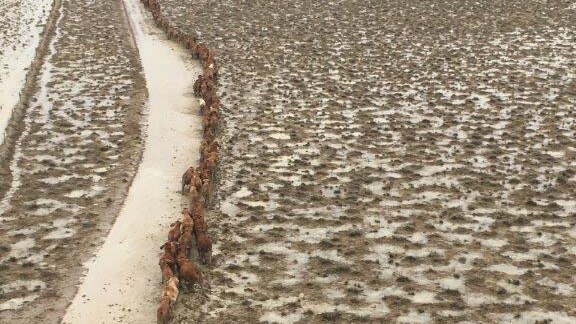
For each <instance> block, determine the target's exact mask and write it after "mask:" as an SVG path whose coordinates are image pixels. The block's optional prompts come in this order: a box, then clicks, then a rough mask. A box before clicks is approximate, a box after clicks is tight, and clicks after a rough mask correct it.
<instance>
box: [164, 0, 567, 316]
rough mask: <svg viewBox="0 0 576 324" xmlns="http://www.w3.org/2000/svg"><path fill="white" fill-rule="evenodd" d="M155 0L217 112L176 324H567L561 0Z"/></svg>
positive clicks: (564, 29) (564, 35)
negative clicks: (197, 260) (206, 209)
mask: <svg viewBox="0 0 576 324" xmlns="http://www.w3.org/2000/svg"><path fill="white" fill-rule="evenodd" d="M161 4H162V5H163V6H164V9H163V10H164V12H165V13H166V14H167V15H168V16H169V17H171V19H172V20H173V22H174V23H176V24H177V25H178V27H179V28H180V29H183V30H185V31H187V32H189V33H195V34H197V35H198V36H199V38H200V39H201V40H202V41H206V42H208V43H209V44H210V45H211V46H212V47H213V48H215V49H216V55H217V58H218V59H219V61H220V67H221V79H222V82H221V85H220V87H219V91H220V94H221V95H222V100H223V102H224V104H225V107H224V109H225V117H224V119H225V122H226V127H225V130H224V131H223V134H222V137H223V142H224V143H226V152H225V156H224V161H223V163H222V165H221V169H222V170H223V174H222V175H221V180H220V183H219V185H220V187H219V202H218V204H217V206H216V209H215V211H214V212H213V213H212V216H211V219H209V220H208V223H209V224H210V225H211V228H210V234H211V235H212V236H213V237H214V238H215V241H217V246H216V248H215V252H216V257H215V259H216V265H215V266H214V267H213V268H212V269H211V270H210V271H209V273H208V276H209V279H210V282H211V285H212V291H211V294H210V295H209V297H208V298H201V297H198V295H184V296H183V297H182V299H181V301H180V302H179V306H178V310H177V316H176V318H177V320H176V322H177V323H190V322H191V321H193V320H200V321H202V322H204V323H238V322H240V323H252V322H256V321H267V322H279V323H294V322H301V323H317V322H341V323H350V322H390V321H396V322H405V323H429V322H437V323H446V322H459V321H473V322H502V323H535V322H536V321H541V322H553V323H573V322H575V321H576V311H575V310H574V305H576V291H575V289H576V277H574V274H575V273H576V266H575V264H576V235H574V232H575V229H576V214H575V213H576V199H575V198H574V189H575V185H576V164H575V162H574V158H575V155H576V140H575V137H574V135H575V134H574V132H575V124H574V122H575V118H576V109H574V108H575V107H574V106H575V104H576V80H575V77H576V74H575V72H576V65H575V62H576V61H575V59H576V33H575V27H576V26H575V22H576V6H575V5H574V4H572V3H571V2H569V1H546V2H542V1H531V0H528V1H516V0H513V1H486V0H481V1H459V2H453V1H380V0H368V1H352V0H339V1H300V0H296V1H275V0H272V1H264V2H262V1H258V2H250V1H239V0H223V1H218V2H214V1H198V0H194V1H193V0H186V1H175V0H162V1H161Z"/></svg>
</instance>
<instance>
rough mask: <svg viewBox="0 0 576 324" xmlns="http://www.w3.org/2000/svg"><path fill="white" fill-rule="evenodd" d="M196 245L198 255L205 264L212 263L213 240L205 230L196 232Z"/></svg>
mask: <svg viewBox="0 0 576 324" xmlns="http://www.w3.org/2000/svg"><path fill="white" fill-rule="evenodd" d="M195 234H196V247H197V249H198V256H199V257H200V261H201V262H202V263H203V264H210V263H212V240H211V239H210V237H209V236H208V235H207V234H206V233H204V232H200V233H198V232H196V233H195Z"/></svg>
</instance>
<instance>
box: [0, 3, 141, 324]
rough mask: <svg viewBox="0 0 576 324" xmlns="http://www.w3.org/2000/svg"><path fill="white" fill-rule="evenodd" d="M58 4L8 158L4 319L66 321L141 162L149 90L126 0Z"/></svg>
mask: <svg viewBox="0 0 576 324" xmlns="http://www.w3.org/2000/svg"><path fill="white" fill-rule="evenodd" d="M55 4H56V6H57V7H55V10H53V12H52V14H51V17H52V19H53V20H54V19H57V20H56V21H55V22H56V29H55V32H54V33H51V34H49V35H47V36H46V37H49V40H50V42H49V47H48V48H47V52H46V55H45V57H43V58H40V59H41V60H42V62H37V64H41V65H42V68H41V70H40V74H39V76H38V77H37V78H36V79H35V80H31V82H34V87H33V88H34V89H33V91H32V93H30V94H29V96H30V98H31V99H30V100H29V102H26V103H25V105H26V107H27V108H26V111H25V115H24V118H23V120H16V121H13V123H16V124H13V125H12V129H16V130H18V132H17V133H15V135H14V136H15V137H14V138H12V139H11V140H12V141H13V142H14V143H15V144H14V146H12V147H11V148H10V149H9V150H8V153H9V154H10V155H9V156H4V157H3V158H4V159H6V160H7V161H10V162H9V163H8V164H7V165H4V164H3V165H2V167H3V169H2V171H3V172H2V175H1V177H0V189H2V190H0V191H1V192H2V193H1V196H0V322H1V323H46V322H48V323H54V322H57V321H58V318H59V317H60V316H62V315H63V312H64V310H65V308H66V306H67V305H68V303H69V302H70V301H71V299H72V297H73V296H74V293H75V291H76V286H77V284H78V278H79V277H80V275H81V274H82V263H83V262H84V261H86V260H87V259H88V258H89V257H91V255H92V252H93V251H94V250H95V248H96V247H98V246H100V245H101V243H102V242H103V239H104V238H105V237H106V235H107V233H108V231H109V229H110V226H111V224H112V222H113V221H114V218H115V216H116V214H117V211H118V209H119V206H121V204H122V202H123V199H124V196H125V194H126V191H127V188H128V187H129V185H130V183H131V181H132V178H133V176H134V173H135V169H136V167H137V165H138V163H139V161H140V155H141V149H142V139H141V137H142V136H141V129H140V119H141V116H140V115H141V113H142V109H143V103H144V100H145V98H146V89H145V83H144V78H143V76H142V72H141V66H140V62H139V58H138V53H137V50H136V48H135V45H134V43H133V39H132V36H131V35H130V33H129V29H128V28H127V27H128V26H127V21H126V18H125V16H124V12H123V10H122V3H121V2H120V1H118V0H100V1H62V6H61V7H58V6H59V4H60V1H56V2H55ZM58 8H60V10H58ZM8 167H9V170H8Z"/></svg>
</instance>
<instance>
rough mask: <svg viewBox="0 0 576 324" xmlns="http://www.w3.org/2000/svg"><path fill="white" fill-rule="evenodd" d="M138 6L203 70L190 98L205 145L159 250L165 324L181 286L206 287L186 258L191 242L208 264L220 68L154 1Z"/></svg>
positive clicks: (185, 182) (160, 311) (159, 312)
mask: <svg viewBox="0 0 576 324" xmlns="http://www.w3.org/2000/svg"><path fill="white" fill-rule="evenodd" d="M141 2H142V3H143V4H144V6H145V7H146V8H147V9H148V10H149V11H150V12H151V13H152V17H153V19H154V22H155V23H156V24H157V25H158V26H159V27H160V28H162V29H163V30H164V31H165V32H166V33H167V35H168V37H169V38H170V39H172V40H174V41H177V42H178V43H180V44H182V45H184V46H185V47H186V48H187V49H188V50H189V51H190V53H191V54H192V57H193V58H197V59H200V62H201V63H202V71H203V72H202V74H201V75H199V76H198V79H197V80H196V82H195V83H194V94H195V95H196V96H197V97H199V98H201V99H200V103H201V105H200V112H201V114H202V125H203V140H202V144H201V147H200V163H199V167H198V168H194V167H190V168H189V169H188V170H186V172H185V173H184V175H183V176H182V193H183V194H185V193H187V194H188V195H189V198H190V208H184V210H183V211H182V219H181V220H177V221H176V222H174V223H173V224H172V225H171V228H170V231H169V232H168V241H167V242H166V243H165V244H164V245H162V247H161V248H162V249H163V250H164V253H163V254H162V256H161V257H160V261H159V265H160V269H161V270H162V282H163V284H162V295H161V299H160V305H159V306H158V309H157V312H156V315H157V321H158V323H162V324H165V323H169V322H170V321H171V319H172V308H173V307H174V303H175V302H176V300H177V298H178V294H179V286H180V284H181V283H182V284H183V286H184V287H185V288H186V290H188V289H189V288H194V286H195V285H198V286H199V287H200V289H201V292H202V293H204V289H205V287H206V286H207V282H206V281H205V280H204V278H203V276H202V272H201V271H200V269H199V268H198V266H196V265H195V264H194V262H192V260H191V258H190V255H191V252H192V248H193V246H194V239H195V241H196V249H197V252H198V257H199V261H201V262H202V263H204V264H210V263H211V262H212V240H211V239H210V237H209V236H208V234H207V233H206V221H205V219H204V214H205V209H207V208H209V207H210V197H211V196H212V189H213V185H212V183H213V182H214V179H215V175H216V171H217V166H218V163H219V160H220V145H219V144H218V141H217V140H216V131H217V130H218V127H219V125H220V99H219V98H218V96H217V95H216V82H217V80H218V67H217V65H216V60H215V58H214V52H213V51H212V50H210V49H209V48H208V47H207V46H206V45H205V44H203V43H200V42H198V41H197V40H196V38H195V37H193V36H189V35H186V34H184V33H183V32H181V31H179V30H177V29H176V28H175V27H174V26H173V25H172V24H171V23H170V22H168V20H167V19H166V17H165V16H164V15H163V14H162V13H161V10H160V5H159V4H158V2H157V1H156V0H141Z"/></svg>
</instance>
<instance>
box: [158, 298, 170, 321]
mask: <svg viewBox="0 0 576 324" xmlns="http://www.w3.org/2000/svg"><path fill="white" fill-rule="evenodd" d="M171 320H172V309H171V308H170V297H167V296H164V297H162V299H160V305H159V306H158V309H157V310H156V322H157V323H158V324H169V323H170V321H171Z"/></svg>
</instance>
